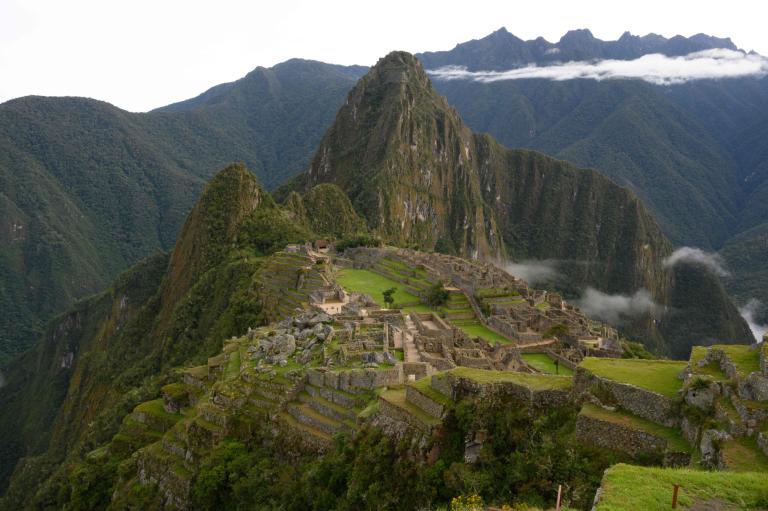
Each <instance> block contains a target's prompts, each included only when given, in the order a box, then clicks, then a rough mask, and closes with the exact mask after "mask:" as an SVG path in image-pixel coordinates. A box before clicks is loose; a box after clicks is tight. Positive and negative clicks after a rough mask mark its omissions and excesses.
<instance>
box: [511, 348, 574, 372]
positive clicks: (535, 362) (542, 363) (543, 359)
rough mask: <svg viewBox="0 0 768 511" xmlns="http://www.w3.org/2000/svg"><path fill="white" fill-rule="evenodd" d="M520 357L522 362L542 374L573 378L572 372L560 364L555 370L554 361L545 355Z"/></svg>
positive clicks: (530, 354) (529, 354)
mask: <svg viewBox="0 0 768 511" xmlns="http://www.w3.org/2000/svg"><path fill="white" fill-rule="evenodd" d="M522 356H523V360H525V361H526V362H527V363H528V364H529V365H531V366H533V367H534V368H535V369H538V370H539V371H541V372H542V373H547V374H561V375H563V376H573V371H572V370H570V369H569V368H567V367H565V366H564V365H562V364H561V365H560V366H559V367H557V368H556V367H555V361H554V360H552V359H551V358H549V355H547V354H546V353H523V355H522ZM555 371H557V372H555Z"/></svg>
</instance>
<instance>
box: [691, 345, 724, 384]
mask: <svg viewBox="0 0 768 511" xmlns="http://www.w3.org/2000/svg"><path fill="white" fill-rule="evenodd" d="M706 356H707V348H706V347H704V346H694V347H693V349H692V350H691V371H692V372H693V374H698V375H701V376H707V377H709V378H711V379H713V380H715V381H723V380H727V379H728V377H727V376H726V375H725V373H724V372H723V370H722V369H720V363H719V362H716V361H715V362H710V363H709V364H707V365H705V366H699V360H702V359H703V358H704V357H706Z"/></svg>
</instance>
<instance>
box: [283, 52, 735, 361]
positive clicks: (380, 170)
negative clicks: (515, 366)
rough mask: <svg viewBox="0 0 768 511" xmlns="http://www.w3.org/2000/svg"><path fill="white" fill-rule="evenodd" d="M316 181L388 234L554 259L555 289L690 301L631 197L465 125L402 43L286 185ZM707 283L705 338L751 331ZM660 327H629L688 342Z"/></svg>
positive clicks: (646, 322) (472, 252) (491, 254)
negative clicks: (710, 313) (709, 308)
mask: <svg viewBox="0 0 768 511" xmlns="http://www.w3.org/2000/svg"><path fill="white" fill-rule="evenodd" d="M319 183H333V184H336V185H338V186H340V187H341V188H342V189H343V190H344V191H345V192H346V193H347V194H348V195H349V197H350V199H351V201H352V204H353V205H354V206H355V207H356V209H357V210H358V211H359V212H360V213H361V214H363V216H364V217H365V218H366V220H367V222H368V225H369V227H370V228H371V229H372V230H373V231H374V232H376V233H377V234H378V235H380V236H381V237H382V238H384V239H385V240H387V241H389V242H393V243H398V244H408V245H414V246H418V247H420V248H422V249H428V250H432V249H437V250H440V251H444V252H449V253H455V254H458V255H461V256H465V257H471V258H486V259H496V258H500V257H509V258H513V259H516V260H523V259H555V260H558V261H560V262H561V264H560V270H561V273H562V277H563V278H562V281H561V283H560V287H561V288H563V289H564V290H566V291H570V292H571V293H573V294H576V293H578V292H579V291H580V290H583V289H584V288H585V287H588V286H591V287H596V288H598V289H600V290H602V291H603V292H606V293H610V294H632V293H634V292H636V291H637V290H639V289H642V288H644V289H647V290H649V291H650V292H651V294H652V296H653V298H654V300H655V301H656V302H657V303H659V304H662V305H668V306H672V307H675V304H677V306H680V305H682V304H683V303H684V302H685V301H686V300H688V299H689V296H688V294H687V293H688V292H691V290H690V289H686V292H685V293H680V292H673V291H674V290H679V289H681V287H680V286H677V285H675V279H676V276H675V275H676V272H675V271H674V270H670V271H667V270H664V269H663V268H662V266H663V265H662V262H663V259H664V258H665V257H667V256H668V255H669V254H670V253H671V245H670V243H669V242H668V240H667V239H666V237H665V236H664V235H663V234H662V232H661V230H660V229H659V227H658V225H657V224H656V222H655V221H654V219H653V218H652V217H651V216H650V215H649V213H648V212H647V210H646V209H645V208H644V206H643V205H642V203H641V202H640V200H639V199H638V198H637V197H636V196H635V195H633V194H632V193H631V192H629V191H627V190H626V189H624V188H621V187H619V186H617V185H615V184H614V183H613V182H611V181H610V180H609V179H607V178H605V177H603V176H602V175H600V174H598V173H597V172H594V171H590V170H583V169H578V168H576V167H574V166H572V165H570V164H568V163H566V162H563V161H559V160H555V159H552V158H549V157H547V156H544V155H542V154H539V153H536V152H532V151H523V150H509V149H506V148H504V147H502V146H501V145H499V144H498V143H496V142H495V141H494V140H493V139H492V138H491V137H489V136H487V135H477V134H473V133H472V132H471V131H470V130H469V129H468V128H467V127H466V125H465V124H464V123H463V121H462V120H461V118H460V117H459V116H458V114H457V113H456V111H455V110H454V109H452V108H451V107H450V106H449V105H448V104H447V102H446V101H445V99H443V98H442V97H440V96H439V95H438V94H437V93H436V92H435V91H434V90H433V89H432V87H431V84H430V81H429V79H428V78H427V76H426V74H425V72H424V69H423V68H422V66H421V64H420V63H419V62H418V60H417V59H416V58H415V57H413V56H412V55H410V54H407V53H403V52H394V53H392V54H390V55H388V56H387V57H385V58H383V59H381V60H380V61H379V63H378V64H377V65H376V66H375V67H374V68H372V70H371V71H370V72H369V74H368V75H366V76H365V77H363V78H362V79H361V80H360V82H358V84H357V85H356V86H355V88H354V89H353V90H352V91H351V92H350V94H349V96H348V98H347V101H346V102H345V104H344V106H343V107H342V108H341V110H340V111H339V113H338V115H337V117H336V121H335V123H334V124H333V126H332V127H331V128H330V129H329V130H328V132H327V133H326V135H325V137H324V138H323V140H322V142H321V144H320V147H319V149H318V151H317V153H316V154H315V157H314V159H313V160H312V164H311V165H310V168H309V170H308V171H307V172H306V173H304V174H301V175H299V176H298V177H297V178H296V179H295V180H294V181H293V182H292V183H290V184H289V186H288V188H293V189H295V190H299V191H302V192H306V191H308V190H309V189H310V188H311V187H313V186H316V185H317V184H319ZM691 271H694V272H697V274H698V273H702V277H701V278H702V279H704V280H707V281H710V280H711V279H715V280H716V278H715V277H714V276H713V275H704V273H706V271H705V270H704V269H703V268H694V269H692V270H691ZM708 289H710V291H711V292H710V298H711V300H712V303H713V308H714V309H715V310H720V311H725V312H724V313H723V314H722V315H720V317H721V318H724V319H723V320H722V321H714V322H711V323H710V325H711V326H712V328H711V329H710V333H709V337H711V338H717V337H720V338H727V339H732V340H741V341H744V340H748V339H750V335H749V331H748V328H747V326H746V324H745V323H744V321H743V320H741V319H740V318H739V316H738V313H737V312H736V310H735V308H734V306H733V304H732V303H731V302H730V299H729V298H728V296H727V294H726V293H725V292H724V291H723V290H722V286H720V285H719V283H718V284H717V285H714V284H713V285H712V286H709V287H708ZM685 308H686V309H688V310H689V312H691V313H692V314H694V315H695V314H696V312H695V311H693V310H690V307H685ZM688 321H693V318H691V317H690V316H686V317H685V318H682V319H681V318H680V317H678V318H677V320H676V325H678V326H679V325H680V322H682V323H683V324H685V323H687V322H688ZM664 328H665V324H664V323H663V322H662V321H657V320H655V319H653V318H651V317H649V316H645V317H643V318H642V319H640V320H637V321H636V324H635V325H633V326H631V327H630V331H632V332H634V333H637V334H642V335H644V336H645V337H646V339H655V343H656V347H657V348H659V349H661V350H662V351H669V348H670V346H673V345H674V346H677V347H679V349H680V350H681V351H680V352H681V353H682V352H683V351H685V350H686V349H687V348H688V347H689V346H690V345H691V343H692V342H694V341H695V339H693V338H691V337H692V336H687V335H685V334H683V333H682V332H680V331H679V330H678V331H676V333H675V335H674V336H673V337H674V338H670V339H665V338H664V334H663V333H662V330H663V329H664ZM673 351H675V352H676V353H677V348H676V349H675V350H673Z"/></svg>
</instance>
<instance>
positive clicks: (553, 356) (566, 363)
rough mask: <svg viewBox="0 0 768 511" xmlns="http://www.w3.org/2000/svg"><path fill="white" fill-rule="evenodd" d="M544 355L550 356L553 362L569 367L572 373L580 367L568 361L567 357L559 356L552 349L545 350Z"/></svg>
mask: <svg viewBox="0 0 768 511" xmlns="http://www.w3.org/2000/svg"><path fill="white" fill-rule="evenodd" d="M544 353H546V354H547V355H548V356H549V358H551V359H552V360H557V361H558V362H559V363H560V365H562V366H565V367H567V368H568V369H570V370H571V371H575V370H576V367H577V366H578V364H576V363H574V362H573V361H571V360H568V359H567V358H565V357H562V356H560V355H558V354H557V353H555V352H554V351H552V350H550V349H545V350H544Z"/></svg>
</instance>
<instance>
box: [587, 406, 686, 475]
mask: <svg viewBox="0 0 768 511" xmlns="http://www.w3.org/2000/svg"><path fill="white" fill-rule="evenodd" d="M576 439H577V440H578V441H580V442H584V443H586V444H591V445H596V446H598V447H602V448H604V449H611V450H614V451H620V452H624V453H627V454H629V455H630V456H632V457H633V458H637V457H638V456H646V455H658V456H659V457H661V458H663V459H664V460H665V465H666V464H667V463H669V464H670V465H674V466H681V465H687V464H688V463H690V458H691V456H690V454H687V453H682V452H681V453H678V452H675V453H670V455H669V456H665V452H666V450H667V441H666V440H665V439H663V438H661V437H657V436H655V435H652V434H650V433H646V432H645V431H640V430H637V429H633V428H629V427H626V426H624V425H622V424H616V423H613V422H609V421H603V420H599V419H596V418H594V417H589V416H586V415H581V414H579V417H578V419H577V420H576Z"/></svg>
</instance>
